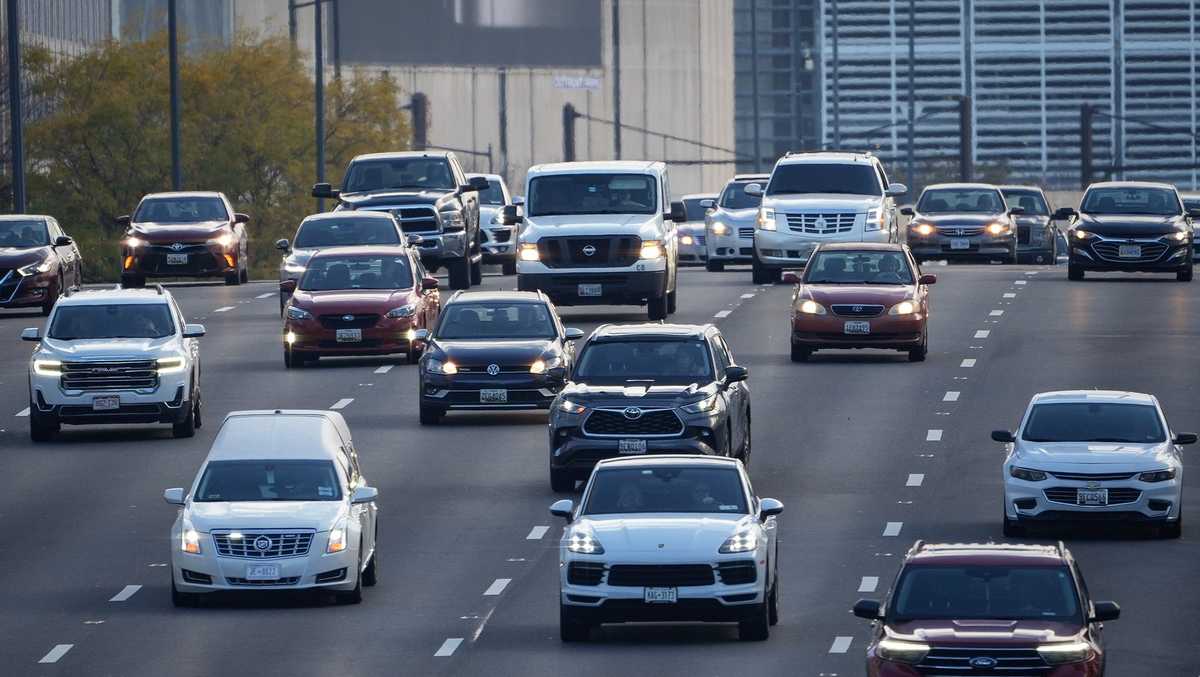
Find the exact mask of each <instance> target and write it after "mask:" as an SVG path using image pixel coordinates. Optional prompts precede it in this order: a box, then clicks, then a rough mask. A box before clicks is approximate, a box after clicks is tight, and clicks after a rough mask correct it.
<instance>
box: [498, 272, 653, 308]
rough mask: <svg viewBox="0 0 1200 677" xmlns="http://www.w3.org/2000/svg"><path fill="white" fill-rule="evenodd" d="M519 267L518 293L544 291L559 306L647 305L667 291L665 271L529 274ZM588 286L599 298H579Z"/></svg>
mask: <svg viewBox="0 0 1200 677" xmlns="http://www.w3.org/2000/svg"><path fill="white" fill-rule="evenodd" d="M517 265H518V268H517V270H518V274H517V289H518V290H519V291H538V290H541V291H543V292H545V294H546V295H547V296H549V297H550V300H551V301H554V303H556V304H558V305H560V306H583V305H610V304H621V305H644V304H645V303H646V301H647V300H648V299H650V298H657V297H659V296H661V295H662V294H663V293H665V290H666V288H667V272H666V270H654V271H641V272H638V271H629V270H627V269H620V270H618V271H612V270H604V272H599V271H597V270H595V269H591V270H586V271H577V270H572V269H569V268H554V269H549V270H551V271H552V272H548V273H537V274H528V273H522V272H520V271H521V266H523V265H526V264H525V262H523V261H522V262H518V264H517ZM541 267H543V268H544V266H541ZM602 270H603V269H602ZM585 285H587V286H588V287H587V288H586V290H588V291H594V290H595V287H594V286H593V285H600V293H599V295H596V296H580V291H581V290H584V289H585V287H584V286H585Z"/></svg>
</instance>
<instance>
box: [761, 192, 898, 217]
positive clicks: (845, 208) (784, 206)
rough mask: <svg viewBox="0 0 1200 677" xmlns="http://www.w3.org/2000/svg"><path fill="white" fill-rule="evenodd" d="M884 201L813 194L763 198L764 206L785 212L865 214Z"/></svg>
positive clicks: (843, 194) (852, 196) (879, 198)
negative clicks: (816, 211) (816, 210)
mask: <svg viewBox="0 0 1200 677" xmlns="http://www.w3.org/2000/svg"><path fill="white" fill-rule="evenodd" d="M882 202H883V199H882V198H881V197H879V196H874V195H847V194H845V193H811V194H805V195H772V196H769V197H764V198H763V206H766V207H773V208H775V209H780V210H783V211H789V210H792V209H796V210H805V209H820V210H822V211H825V212H834V211H838V212H865V211H867V210H868V209H874V208H875V207H878V206H879V205H880V203H882Z"/></svg>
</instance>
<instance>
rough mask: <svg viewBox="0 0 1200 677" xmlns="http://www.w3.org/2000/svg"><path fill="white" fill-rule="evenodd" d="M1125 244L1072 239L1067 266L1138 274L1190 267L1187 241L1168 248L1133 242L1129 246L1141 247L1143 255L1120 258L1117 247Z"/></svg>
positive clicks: (1189, 245) (1154, 241) (1122, 241)
mask: <svg viewBox="0 0 1200 677" xmlns="http://www.w3.org/2000/svg"><path fill="white" fill-rule="evenodd" d="M1125 242H1126V241H1125V240H1120V239H1113V240H1100V239H1094V238H1093V239H1089V240H1085V241H1083V242H1079V241H1078V240H1076V239H1075V238H1072V242H1071V251H1070V254H1069V259H1068V260H1069V263H1070V264H1071V265H1072V266H1077V267H1079V268H1082V269H1084V270H1094V271H1125V272H1142V273H1164V272H1174V271H1177V270H1181V269H1184V268H1187V267H1189V266H1190V265H1192V258H1193V251H1192V244H1191V243H1189V242H1181V243H1178V244H1170V245H1168V244H1165V243H1162V242H1161V241H1157V240H1146V241H1134V242H1133V244H1137V245H1140V246H1141V247H1142V250H1141V251H1142V252H1143V253H1144V255H1143V256H1140V257H1138V258H1133V257H1127V258H1122V257H1120V256H1119V253H1120V249H1119V247H1120V244H1124V243H1125Z"/></svg>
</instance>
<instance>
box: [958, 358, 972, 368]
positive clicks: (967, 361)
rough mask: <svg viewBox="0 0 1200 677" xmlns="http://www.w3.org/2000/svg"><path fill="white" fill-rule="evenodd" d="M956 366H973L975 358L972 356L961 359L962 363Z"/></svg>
mask: <svg viewBox="0 0 1200 677" xmlns="http://www.w3.org/2000/svg"><path fill="white" fill-rule="evenodd" d="M958 366H960V367H967V368H970V367H974V366H975V358H974V357H968V358H967V359H965V360H963V361H962V364H960V365H958Z"/></svg>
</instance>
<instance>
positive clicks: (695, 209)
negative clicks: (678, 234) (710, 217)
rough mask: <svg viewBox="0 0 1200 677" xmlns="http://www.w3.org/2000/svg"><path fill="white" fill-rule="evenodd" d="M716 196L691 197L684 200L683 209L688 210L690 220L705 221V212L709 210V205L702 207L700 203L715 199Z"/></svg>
mask: <svg viewBox="0 0 1200 677" xmlns="http://www.w3.org/2000/svg"><path fill="white" fill-rule="evenodd" d="M714 199H716V198H714V197H697V198H689V199H687V200H684V201H683V209H684V211H685V212H687V220H688V221H703V220H704V213H705V212H707V211H708V208H707V207H701V206H700V203H701V202H703V201H704V200H714Z"/></svg>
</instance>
